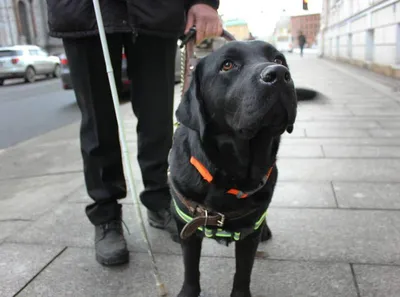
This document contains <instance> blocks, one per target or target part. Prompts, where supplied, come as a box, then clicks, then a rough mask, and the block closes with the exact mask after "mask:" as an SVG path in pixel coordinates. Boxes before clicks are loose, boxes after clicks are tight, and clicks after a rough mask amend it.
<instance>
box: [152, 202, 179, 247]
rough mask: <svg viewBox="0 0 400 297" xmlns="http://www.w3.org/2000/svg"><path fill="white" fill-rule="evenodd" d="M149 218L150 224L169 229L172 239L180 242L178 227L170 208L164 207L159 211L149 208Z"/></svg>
mask: <svg viewBox="0 0 400 297" xmlns="http://www.w3.org/2000/svg"><path fill="white" fill-rule="evenodd" d="M147 219H148V221H149V224H150V226H152V227H154V228H157V229H162V230H166V231H168V232H169V233H170V234H171V239H172V240H173V241H174V242H177V243H179V235H178V228H177V227H176V223H175V220H174V218H173V216H172V214H171V211H170V210H169V209H163V210H160V211H157V212H156V211H151V210H147Z"/></svg>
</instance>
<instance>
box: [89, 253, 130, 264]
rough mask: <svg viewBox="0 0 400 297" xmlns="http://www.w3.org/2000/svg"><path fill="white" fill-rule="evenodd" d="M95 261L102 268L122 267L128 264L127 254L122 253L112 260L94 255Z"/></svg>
mask: <svg viewBox="0 0 400 297" xmlns="http://www.w3.org/2000/svg"><path fill="white" fill-rule="evenodd" d="M96 261H97V262H99V263H100V264H102V265H104V266H116V265H122V264H126V263H128V262H129V252H128V251H127V252H126V253H123V254H121V255H119V256H118V257H114V258H105V257H103V256H101V255H98V254H96Z"/></svg>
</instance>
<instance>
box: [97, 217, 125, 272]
mask: <svg viewBox="0 0 400 297" xmlns="http://www.w3.org/2000/svg"><path fill="white" fill-rule="evenodd" d="M95 228H96V229H95V249H96V260H97V262H99V263H100V264H103V265H107V266H108V265H119V264H125V263H128V262H129V252H128V249H127V246H126V241H125V238H124V232H123V229H122V221H121V220H120V219H119V220H113V221H110V222H108V223H106V224H103V225H99V226H96V227H95Z"/></svg>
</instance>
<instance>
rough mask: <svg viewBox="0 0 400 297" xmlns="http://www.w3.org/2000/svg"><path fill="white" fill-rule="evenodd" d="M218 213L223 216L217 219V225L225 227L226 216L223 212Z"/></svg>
mask: <svg viewBox="0 0 400 297" xmlns="http://www.w3.org/2000/svg"><path fill="white" fill-rule="evenodd" d="M218 215H220V216H221V219H219V220H218V221H217V226H218V227H223V226H224V224H225V216H224V215H223V214H222V213H219V214H218Z"/></svg>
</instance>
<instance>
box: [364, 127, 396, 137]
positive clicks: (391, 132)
mask: <svg viewBox="0 0 400 297" xmlns="http://www.w3.org/2000/svg"><path fill="white" fill-rule="evenodd" d="M369 133H370V134H371V135H372V136H373V137H400V130H399V129H395V128H393V129H371V130H369Z"/></svg>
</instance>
